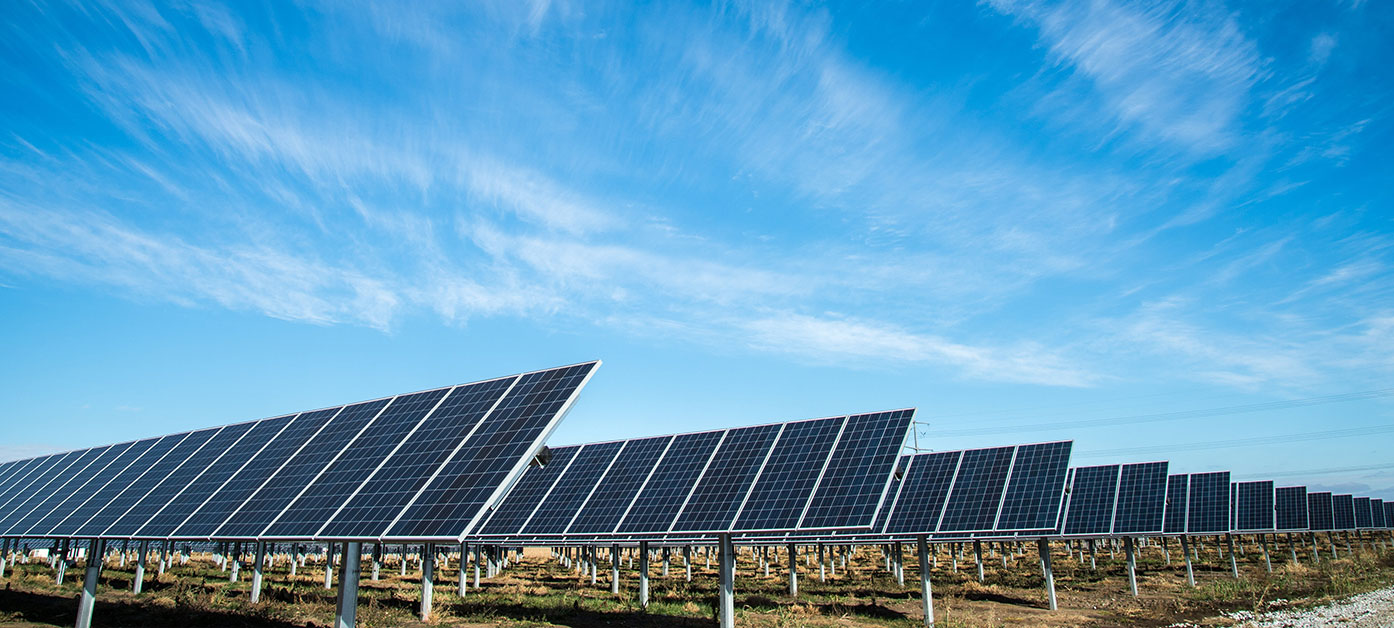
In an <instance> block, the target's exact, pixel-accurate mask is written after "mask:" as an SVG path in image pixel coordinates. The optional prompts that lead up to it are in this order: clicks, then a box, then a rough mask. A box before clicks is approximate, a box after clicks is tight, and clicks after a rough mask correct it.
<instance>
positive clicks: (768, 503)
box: [480, 409, 914, 539]
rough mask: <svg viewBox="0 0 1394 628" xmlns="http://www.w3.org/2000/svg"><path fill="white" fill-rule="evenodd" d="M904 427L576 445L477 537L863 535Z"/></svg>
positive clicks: (871, 420)
mask: <svg viewBox="0 0 1394 628" xmlns="http://www.w3.org/2000/svg"><path fill="white" fill-rule="evenodd" d="M913 419H914V410H913V409H906V410H895V411H890V412H879V413H873V414H861V415H850V416H841V417H830V418H824V419H812V420H806V421H793V422H788V423H774V424H769V425H757V426H753V427H741V428H732V429H727V430H718V431H709V432H694V433H688V434H678V435H670V436H656V437H651V438H638V439H632V440H626V441H614V442H606V443H592V444H586V445H580V446H577V447H576V448H575V449H576V450H577V451H576V453H575V454H574V455H572V458H573V460H572V462H571V463H570V464H569V465H567V466H566V468H561V469H558V468H557V467H558V461H557V460H556V459H555V458H554V459H553V461H552V462H550V463H549V464H547V465H546V466H543V467H535V468H532V469H529V470H528V471H527V473H525V474H524V476H523V478H522V480H521V481H519V483H518V484H517V485H516V486H515V487H514V488H513V489H512V490H511V491H510V492H509V493H508V495H507V496H506V497H505V498H504V499H503V500H502V501H501V502H500V503H499V506H498V507H497V508H495V509H494V510H493V511H492V513H491V514H490V515H489V518H488V519H487V520H486V521H485V523H484V524H483V525H482V526H481V527H480V534H482V535H485V536H493V537H510V538H530V539H548V538H560V537H568V536H577V535H581V536H588V535H589V536H596V537H603V536H655V535H657V536H664V535H702V534H712V533H721V532H742V533H749V532H771V531H797V530H829V529H845V528H866V527H870V526H871V525H872V524H873V522H874V521H875V517H876V513H877V510H878V508H879V507H880V506H881V505H882V503H883V500H884V499H885V494H886V488H887V485H888V484H889V482H890V480H891V476H892V475H893V471H894V469H895V465H896V462H897V460H898V456H899V452H900V448H901V446H902V444H903V442H904V440H905V436H906V434H907V433H908V432H909V430H910V427H911V424H912V422H913ZM562 451H564V450H563V449H559V450H557V452H558V453H561V452H562ZM542 485H546V486H547V489H546V490H545V492H543V493H540V495H541V496H540V498H539V487H540V486H542Z"/></svg>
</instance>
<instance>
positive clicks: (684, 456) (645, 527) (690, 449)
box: [619, 432, 725, 533]
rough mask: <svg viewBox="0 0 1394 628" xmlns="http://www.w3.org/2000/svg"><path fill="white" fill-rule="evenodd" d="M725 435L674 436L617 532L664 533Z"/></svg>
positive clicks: (711, 433) (703, 433)
mask: <svg viewBox="0 0 1394 628" xmlns="http://www.w3.org/2000/svg"><path fill="white" fill-rule="evenodd" d="M724 434H725V432H699V433H696V434H681V435H679V436H677V437H676V438H674V439H673V444H672V446H670V447H669V448H668V453H666V454H664V456H663V459H662V460H660V461H659V462H658V467H657V469H656V470H655V471H654V473H653V475H652V476H650V477H649V479H648V482H647V483H646V484H645V485H644V487H643V489H642V490H640V491H639V496H638V497H636V498H635V499H634V503H633V504H632V505H631V506H630V508H629V512H628V513H627V514H625V515H624V517H623V518H622V519H621V520H620V524H619V532H622V533H646V532H650V533H651V532H666V531H667V530H668V528H669V527H670V526H671V525H672V523H673V519H674V518H676V517H677V514H678V509H679V508H681V507H682V502H683V500H684V499H686V498H687V495H688V493H689V492H690V491H691V489H692V484H693V483H694V482H696V481H697V478H698V476H700V475H701V473H702V470H703V469H704V468H705V467H706V464H707V461H708V460H710V459H711V456H712V452H714V451H716V445H717V443H718V442H719V441H720V440H721V437H722V436H723V435H724Z"/></svg>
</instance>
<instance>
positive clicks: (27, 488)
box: [0, 447, 106, 532]
mask: <svg viewBox="0 0 1394 628" xmlns="http://www.w3.org/2000/svg"><path fill="white" fill-rule="evenodd" d="M105 449H106V448H105V447H99V448H95V449H86V450H83V451H81V452H69V453H68V454H58V455H54V456H43V457H40V458H37V459H35V460H33V461H30V462H32V463H33V464H28V465H20V466H21V467H24V468H25V470H24V473H22V474H20V475H21V477H17V478H15V481H14V484H13V487H12V488H11V489H10V490H9V491H7V495H6V499H5V500H4V501H5V506H4V508H3V509H0V532H4V531H6V530H8V529H9V528H10V527H11V526H13V525H14V524H15V523H16V522H18V521H19V520H20V519H21V518H23V517H24V516H25V515H27V514H29V513H30V512H31V511H32V510H33V509H34V508H35V507H36V506H37V505H38V504H39V503H41V502H43V501H44V499H46V498H48V497H50V496H52V495H55V494H56V493H55V492H54V491H53V490H52V489H54V488H56V487H60V486H63V485H64V484H66V483H67V482H69V481H70V480H71V479H72V478H74V477H75V475H80V472H81V471H82V469H84V468H85V467H87V466H88V465H89V464H91V461H92V460H93V459H95V458H96V457H97V456H99V455H100V454H101V453H102V451H104V450H105ZM70 470H71V471H70ZM73 471H76V472H77V473H73ZM64 495H66V493H65V494H64Z"/></svg>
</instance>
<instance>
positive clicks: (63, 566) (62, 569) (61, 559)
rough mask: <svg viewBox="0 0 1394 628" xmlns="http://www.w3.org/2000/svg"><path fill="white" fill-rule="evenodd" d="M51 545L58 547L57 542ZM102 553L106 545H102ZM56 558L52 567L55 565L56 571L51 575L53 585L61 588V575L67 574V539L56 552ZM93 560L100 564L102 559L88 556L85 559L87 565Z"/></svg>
mask: <svg viewBox="0 0 1394 628" xmlns="http://www.w3.org/2000/svg"><path fill="white" fill-rule="evenodd" d="M53 545H54V546H55V547H57V546H58V543H57V542H54V544H53ZM88 551H91V550H88ZM102 551H103V552H105V551H106V545H105V544H103V545H102ZM57 556H58V560H57V561H56V562H55V563H54V565H56V566H55V567H54V569H55V570H56V573H54V574H53V583H54V584H56V585H58V586H60V587H61V586H63V575H64V574H66V573H68V539H63V549H62V550H59V551H58V552H57ZM94 560H95V561H97V562H101V560H102V557H101V556H89V557H88V558H87V562H89V563H90V562H92V561H94Z"/></svg>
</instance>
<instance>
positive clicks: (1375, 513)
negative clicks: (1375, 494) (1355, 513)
mask: <svg viewBox="0 0 1394 628" xmlns="http://www.w3.org/2000/svg"><path fill="white" fill-rule="evenodd" d="M1370 517H1371V518H1372V519H1373V521H1372V522H1371V523H1370V527H1372V528H1387V527H1389V526H1388V524H1386V523H1385V522H1384V500H1382V499H1374V498H1371V499H1370Z"/></svg>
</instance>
